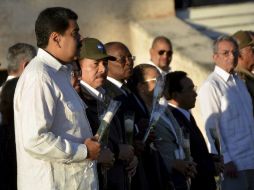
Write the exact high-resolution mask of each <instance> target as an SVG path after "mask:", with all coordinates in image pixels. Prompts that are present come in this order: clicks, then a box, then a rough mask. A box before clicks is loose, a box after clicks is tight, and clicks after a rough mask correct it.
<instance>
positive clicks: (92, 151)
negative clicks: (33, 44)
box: [14, 7, 100, 190]
mask: <svg viewBox="0 0 254 190" xmlns="http://www.w3.org/2000/svg"><path fill="white" fill-rule="evenodd" d="M77 19H78V16H77V14H76V13H74V12H73V11H72V10H70V9H67V8H62V7H52V8H47V9H45V10H43V11H42V12H41V13H40V14H39V16H38V18H37V20H36V23H35V33H36V38H37V45H38V47H39V49H38V53H37V56H36V57H35V58H34V59H33V60H32V61H31V62H30V63H29V65H28V66H27V67H26V69H25V71H24V72H23V74H22V75H21V76H20V78H19V81H18V84H17V87H16V91H15V97H14V115H15V137H16V150H17V164H18V189H19V190H32V189H36V190H45V189H48V190H50V189H51V190H52V189H58V190H63V189H65V190H70V189H71V190H81V189H82V190H83V189H86V190H97V189H98V180H97V171H96V162H95V161H94V160H96V159H97V157H98V155H99V152H100V144H99V143H98V142H97V140H96V137H93V136H92V133H91V128H90V125H89V122H88V120H87V117H86V112H85V107H86V105H85V104H84V103H83V101H82V100H81V99H80V97H79V96H78V94H77V93H76V91H75V90H74V88H73V87H72V86H71V82H70V81H71V80H70V77H71V75H70V73H71V70H70V68H69V67H68V66H67V64H69V63H70V62H72V61H74V58H75V57H76V56H77V53H78V46H79V45H80V38H81V36H80V34H79V26H78V24H77Z"/></svg>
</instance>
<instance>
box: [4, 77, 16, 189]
mask: <svg viewBox="0 0 254 190" xmlns="http://www.w3.org/2000/svg"><path fill="white" fill-rule="evenodd" d="M17 82H18V78H13V79H10V80H8V81H6V82H5V84H4V86H3V88H2V92H1V94H0V113H1V115H2V123H1V124H0V152H1V155H0V168H1V170H2V172H3V175H1V178H0V189H5V190H17V162H16V146H15V132H14V113H13V98H14V92H15V88H16V85H17Z"/></svg>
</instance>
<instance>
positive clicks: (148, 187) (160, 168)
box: [103, 80, 171, 190]
mask: <svg viewBox="0 0 254 190" xmlns="http://www.w3.org/2000/svg"><path fill="white" fill-rule="evenodd" d="M103 88H104V89H105V90H106V94H107V95H109V96H111V97H113V98H114V99H115V100H118V101H121V102H122V105H121V107H120V115H121V120H122V121H123V120H124V119H123V118H124V114H125V113H126V112H133V113H135V124H136V126H137V127H138V129H139V133H138V134H135V139H137V140H141V139H143V136H144V134H145V131H146V129H147V127H148V125H142V124H143V122H142V121H143V119H147V120H148V119H149V112H148V111H147V109H146V106H145V104H144V102H143V101H142V100H141V99H139V97H138V96H136V97H135V95H134V94H133V93H132V92H130V90H126V91H125V92H126V94H127V95H126V94H124V93H123V92H122V90H120V89H119V88H118V87H117V86H116V85H114V84H113V83H111V82H110V81H108V80H107V81H106V83H105V84H104V86H103ZM137 99H138V101H139V102H138V101H137ZM140 104H141V105H140ZM122 124H123V123H122ZM123 126H124V124H123ZM138 155H139V156H138V158H139V164H138V167H137V172H136V175H135V176H134V177H133V178H132V189H139V190H167V189H170V187H169V186H170V185H171V184H169V183H170V181H169V180H168V178H167V177H168V175H167V174H166V170H165V167H164V165H163V162H162V159H161V157H160V154H159V153H158V152H157V151H154V150H152V149H150V147H149V146H146V147H145V151H144V152H142V153H139V154H138Z"/></svg>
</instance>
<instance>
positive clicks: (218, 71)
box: [214, 65, 230, 82]
mask: <svg viewBox="0 0 254 190" xmlns="http://www.w3.org/2000/svg"><path fill="white" fill-rule="evenodd" d="M214 72H215V73H216V74H218V75H219V76H220V77H221V78H222V79H223V80H224V81H225V82H227V81H228V80H229V77H230V73H228V72H226V71H224V70H223V69H222V68H220V67H218V66H217V65H216V66H215V68H214Z"/></svg>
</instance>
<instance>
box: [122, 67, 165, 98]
mask: <svg viewBox="0 0 254 190" xmlns="http://www.w3.org/2000/svg"><path fill="white" fill-rule="evenodd" d="M146 69H154V70H156V71H157V72H158V73H160V72H159V70H158V69H157V68H156V67H155V66H153V65H151V64H147V63H142V64H139V65H137V66H136V67H134V68H133V74H132V76H131V77H130V78H129V79H128V83H127V84H128V87H129V89H130V90H131V91H133V92H134V93H137V85H138V83H140V82H144V81H145V72H146Z"/></svg>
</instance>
